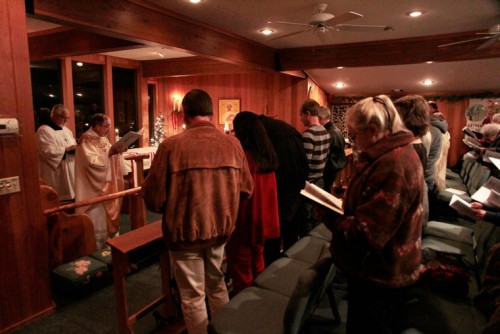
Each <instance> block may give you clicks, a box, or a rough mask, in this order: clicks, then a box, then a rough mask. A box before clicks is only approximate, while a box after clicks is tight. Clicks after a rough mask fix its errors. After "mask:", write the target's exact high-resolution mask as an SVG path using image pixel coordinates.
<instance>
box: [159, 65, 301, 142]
mask: <svg viewBox="0 0 500 334" xmlns="http://www.w3.org/2000/svg"><path fill="white" fill-rule="evenodd" d="M157 83H158V110H157V113H162V114H163V116H164V117H165V124H164V128H165V135H166V136H170V135H173V134H175V133H178V132H179V131H181V129H180V128H177V129H173V127H172V123H171V114H172V110H173V99H174V97H176V98H178V99H180V100H182V98H183V96H184V95H185V94H186V93H187V92H188V91H190V90H191V89H194V88H199V89H203V90H205V91H206V92H207V93H208V94H210V96H211V98H212V101H213V104H214V118H213V123H214V124H215V125H216V126H217V127H218V128H219V129H220V130H221V131H222V130H223V127H224V125H223V124H219V110H218V109H219V106H218V101H219V99H240V110H241V111H252V112H254V113H256V114H265V115H268V116H275V117H276V118H279V119H282V120H284V121H286V122H288V123H290V124H292V125H293V126H295V127H296V128H297V129H299V130H301V129H302V124H301V123H300V120H299V117H298V113H299V108H300V106H301V105H302V102H303V101H304V100H305V99H306V98H307V87H308V86H307V85H308V80H307V79H301V78H297V77H293V76H289V75H285V74H280V73H269V72H251V73H241V74H227V75H204V76H189V77H171V78H162V79H158V80H157ZM156 116H157V115H155V117H156Z"/></svg>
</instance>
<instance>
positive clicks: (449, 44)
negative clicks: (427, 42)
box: [438, 36, 495, 48]
mask: <svg viewBox="0 0 500 334" xmlns="http://www.w3.org/2000/svg"><path fill="white" fill-rule="evenodd" d="M491 38H495V36H488V37H481V38H474V39H468V40H466V41H460V42H454V43H447V44H441V45H438V47H439V48H444V47H446V46H452V45H458V44H464V43H469V42H475V41H481V40H485V39H491Z"/></svg>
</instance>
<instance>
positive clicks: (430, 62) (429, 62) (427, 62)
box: [425, 60, 433, 64]
mask: <svg viewBox="0 0 500 334" xmlns="http://www.w3.org/2000/svg"><path fill="white" fill-rule="evenodd" d="M425 63H426V64H432V63H433V61H432V60H429V61H426V62H425Z"/></svg>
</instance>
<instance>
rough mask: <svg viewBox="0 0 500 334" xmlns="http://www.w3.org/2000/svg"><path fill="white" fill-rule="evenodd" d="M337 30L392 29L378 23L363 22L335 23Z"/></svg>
mask: <svg viewBox="0 0 500 334" xmlns="http://www.w3.org/2000/svg"><path fill="white" fill-rule="evenodd" d="M335 30H337V31H360V32H363V31H388V30H392V27H389V26H378V25H364V24H337V25H336V26H335Z"/></svg>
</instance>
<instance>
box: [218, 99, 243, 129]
mask: <svg viewBox="0 0 500 334" xmlns="http://www.w3.org/2000/svg"><path fill="white" fill-rule="evenodd" d="M239 112H240V100H239V99H231V100H219V124H226V122H227V124H233V119H234V117H235V116H236V114H238V113H239Z"/></svg>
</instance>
